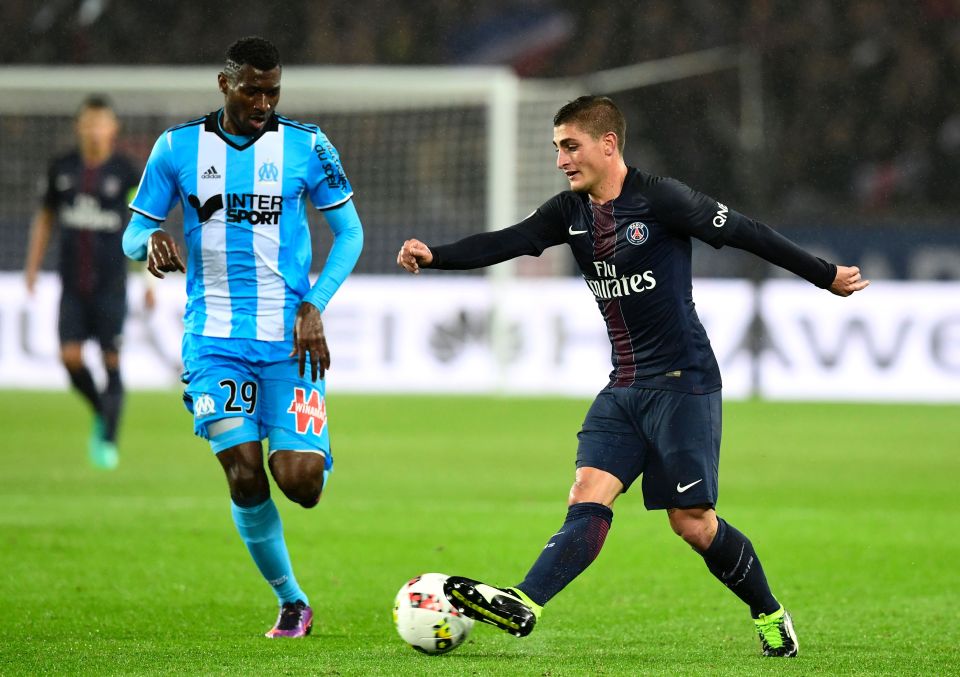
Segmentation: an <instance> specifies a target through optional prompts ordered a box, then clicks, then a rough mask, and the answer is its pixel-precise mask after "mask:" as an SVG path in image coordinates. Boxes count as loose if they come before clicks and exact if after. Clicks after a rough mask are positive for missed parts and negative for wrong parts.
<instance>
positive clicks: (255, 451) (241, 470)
mask: <svg viewBox="0 0 960 677" xmlns="http://www.w3.org/2000/svg"><path fill="white" fill-rule="evenodd" d="M261 454H262V452H261V450H260V447H259V444H243V445H238V446H236V447H232V448H230V449H226V450H224V451H221V452H220V453H219V454H217V460H218V461H220V464H221V465H222V466H223V471H224V473H225V474H226V476H227V484H228V485H229V487H230V498H231V499H233V502H234V503H236V504H237V505H239V506H242V507H251V506H254V505H259V504H260V503H263V502H264V501H265V500H267V499H268V498H270V482H269V481H268V480H267V473H266V471H265V470H264V469H263V460H262V455H261Z"/></svg>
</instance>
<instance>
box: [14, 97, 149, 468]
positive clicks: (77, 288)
mask: <svg viewBox="0 0 960 677" xmlns="http://www.w3.org/2000/svg"><path fill="white" fill-rule="evenodd" d="M118 130H119V124H118V122H117V117H116V115H115V114H114V112H113V110H112V109H111V107H110V103H109V102H108V101H107V99H106V98H104V97H101V96H91V97H89V98H88V99H87V100H86V101H84V103H83V104H82V105H81V106H80V109H79V111H78V113H77V119H76V134H77V142H78V145H77V148H76V149H75V150H73V151H71V152H70V153H68V154H67V155H64V156H62V157H59V158H57V159H55V160H54V161H53V162H52V163H51V164H50V167H49V170H48V172H47V176H46V182H45V185H44V189H43V204H42V205H41V207H40V209H39V210H38V211H37V213H36V215H35V216H34V218H33V222H32V224H31V233H30V244H29V246H28V250H27V260H26V265H25V275H26V286H27V291H28V292H29V293H30V294H32V293H33V290H34V286H35V284H36V279H37V272H38V271H39V270H40V265H41V264H42V263H43V256H44V253H45V252H46V250H47V244H48V243H49V241H50V235H51V233H52V232H53V229H54V227H55V226H59V228H60V265H59V268H60V280H61V283H62V287H63V291H62V295H61V297H60V319H59V333H60V358H61V360H62V361H63V365H64V366H65V367H66V368H67V373H68V374H69V376H70V383H71V384H72V385H73V387H74V388H76V390H77V391H78V392H79V393H80V394H81V395H82V396H83V398H84V399H85V400H86V401H87V402H88V403H89V405H90V407H91V409H92V410H93V413H94V429H93V433H92V435H91V437H90V446H89V453H90V461H91V462H92V463H93V464H94V466H96V467H99V468H105V469H112V468H115V467H116V466H117V462H118V460H119V456H118V454H117V446H116V440H117V425H118V423H119V420H120V411H121V409H122V407H123V382H122V381H121V379H120V336H121V333H122V331H123V322H124V319H125V318H126V314H127V260H126V258H125V257H124V255H123V249H122V248H121V246H120V243H121V240H122V238H123V227H124V224H125V223H126V220H127V213H128V212H127V202H128V199H129V198H130V196H131V194H132V192H133V191H134V190H135V189H136V187H137V182H138V180H139V178H140V176H139V172H138V171H137V169H136V168H135V167H134V166H133V163H132V162H131V161H130V160H128V159H127V158H125V157H124V156H123V155H120V154H119V153H116V152H115V151H114V142H115V140H116V137H117V132H118ZM148 298H149V297H148ZM90 338H93V339H96V340H97V341H98V342H99V343H100V351H101V353H102V355H103V366H104V368H105V369H106V373H107V383H106V388H105V389H104V390H103V391H102V392H100V391H99V390H98V388H97V386H96V384H95V383H94V380H93V377H92V376H91V374H90V370H89V369H88V368H87V366H86V364H84V361H83V343H84V341H86V340H87V339H90Z"/></svg>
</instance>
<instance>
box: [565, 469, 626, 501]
mask: <svg viewBox="0 0 960 677" xmlns="http://www.w3.org/2000/svg"><path fill="white" fill-rule="evenodd" d="M622 491H623V484H622V483H621V482H620V480H618V479H617V478H616V477H614V476H613V475H611V474H610V473H608V472H606V471H603V470H599V469H597V468H578V469H577V476H576V479H575V480H574V481H573V486H572V487H570V494H569V495H568V497H567V505H576V504H577V503H600V504H601V505H605V506H607V507H608V508H609V507H611V506H612V505H613V502H614V501H615V500H617V496H619V495H620V492H622Z"/></svg>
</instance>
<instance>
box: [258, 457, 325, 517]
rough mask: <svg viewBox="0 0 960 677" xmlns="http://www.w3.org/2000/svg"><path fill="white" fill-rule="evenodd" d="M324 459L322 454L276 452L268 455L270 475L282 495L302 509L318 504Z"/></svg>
mask: <svg viewBox="0 0 960 677" xmlns="http://www.w3.org/2000/svg"><path fill="white" fill-rule="evenodd" d="M325 462H326V458H325V457H324V456H323V455H322V454H314V453H310V452H297V451H277V452H275V453H273V454H271V455H270V462H269V464H270V473H271V474H272V475H273V479H274V480H276V482H277V486H278V487H279V488H280V491H282V492H283V495H284V496H286V497H287V498H288V499H290V500H291V501H293V502H294V503H298V504H300V505H301V506H303V507H304V508H312V507H314V506H315V505H317V503H319V502H320V496H321V494H322V492H323V479H324V470H325V469H326V463H325Z"/></svg>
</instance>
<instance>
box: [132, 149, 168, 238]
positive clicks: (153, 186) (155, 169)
mask: <svg viewBox="0 0 960 677" xmlns="http://www.w3.org/2000/svg"><path fill="white" fill-rule="evenodd" d="M170 143H171V135H170V132H165V133H164V134H162V135H161V136H160V138H159V139H157V142H156V143H155V144H153V150H152V151H150V157H149V158H148V159H147V166H146V167H145V168H144V170H143V177H142V178H141V179H140V186H139V188H137V193H136V195H135V196H134V198H133V201H132V202H131V203H130V209H132V210H133V211H135V212H137V213H139V214H143V215H144V216H146V217H147V218H149V219H152V220H153V221H164V220H166V218H167V214H169V213H170V210H171V209H173V207H174V206H175V205H176V203H177V200H178V198H179V191H178V189H177V172H176V169H175V167H174V163H173V149H172V148H171V147H170Z"/></svg>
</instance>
